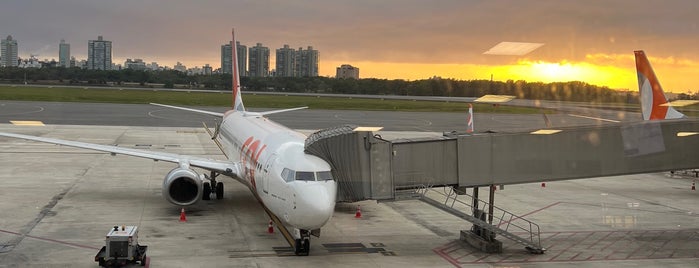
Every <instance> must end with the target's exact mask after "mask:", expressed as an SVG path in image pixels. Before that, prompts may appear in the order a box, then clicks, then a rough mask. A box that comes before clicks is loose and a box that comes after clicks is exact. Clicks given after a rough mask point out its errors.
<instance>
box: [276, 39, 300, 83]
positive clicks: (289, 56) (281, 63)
mask: <svg viewBox="0 0 699 268" xmlns="http://www.w3.org/2000/svg"><path fill="white" fill-rule="evenodd" d="M276 59H277V62H276V69H275V71H276V73H275V76H279V77H293V76H295V74H296V51H295V50H294V49H293V48H289V45H284V47H283V48H278V49H277V58H276Z"/></svg>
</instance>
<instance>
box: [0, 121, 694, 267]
mask: <svg viewBox="0 0 699 268" xmlns="http://www.w3.org/2000/svg"><path fill="white" fill-rule="evenodd" d="M0 131H3V132H14V133H21V134H29V135H39V136H45V137H54V138H61V139H70V140H77V141H83V142H91V143H100V144H117V145H119V146H124V147H130V148H140V149H151V150H159V151H166V152H173V153H180V154H189V155H198V156H205V157H211V158H218V159H222V156H221V154H220V152H219V151H218V148H217V147H216V145H214V144H213V143H212V142H211V141H210V138H209V137H208V135H207V134H206V133H205V132H204V130H203V129H202V128H191V127H146V126H94V125H92V126H83V125H45V126H16V125H11V124H0ZM380 134H381V135H382V137H384V138H388V139H393V138H400V137H405V135H410V136H411V137H415V136H434V135H441V133H439V132H380ZM0 168H1V169H2V170H3V172H0V267H97V263H96V262H95V261H94V256H95V254H97V252H98V250H99V249H100V248H101V247H102V246H103V245H104V238H105V235H106V234H107V232H108V231H109V230H110V228H112V226H115V225H137V226H139V242H140V244H142V245H148V246H149V248H148V253H147V254H148V256H149V257H150V260H151V261H150V265H151V266H152V267H280V266H283V267H330V266H332V267H610V266H613V267H627V266H628V267H631V266H633V267H699V216H697V214H699V206H697V204H699V202H698V200H699V193H698V192H697V191H696V190H691V184H692V182H693V181H694V180H695V179H697V178H696V177H695V176H694V174H693V173H687V174H675V175H671V174H670V173H657V174H641V175H630V176H618V177H605V178H592V179H582V180H571V181H558V182H547V183H546V185H545V187H542V185H541V184H539V183H534V184H521V185H506V186H504V188H503V189H498V190H497V191H496V196H495V204H496V205H497V206H499V207H501V208H504V209H506V210H508V211H510V212H513V213H514V214H517V215H520V216H523V217H525V218H526V219H528V220H531V221H533V222H535V223H537V224H538V225H539V226H540V230H541V241H542V244H543V245H544V246H545V247H546V249H547V251H546V253H545V254H542V255H531V254H528V253H527V252H526V251H525V250H524V249H523V247H522V246H520V245H517V244H515V243H514V242H511V241H509V240H504V239H503V240H502V242H503V245H504V252H503V253H501V254H485V253H481V252H479V251H477V250H476V249H474V248H472V247H470V246H469V245H467V244H465V243H463V242H461V241H459V232H460V230H468V229H470V228H471V224H470V223H468V222H466V221H464V220H462V219H459V218H458V217H456V216H453V215H451V214H448V213H446V212H443V211H441V210H438V209H435V208H434V207H432V206H430V205H428V204H426V203H424V202H422V201H420V200H406V201H397V202H382V203H377V202H375V201H362V202H357V203H350V204H347V203H339V204H337V205H336V209H335V214H334V216H333V218H332V219H331V220H330V221H329V222H328V224H327V225H326V226H325V227H324V228H323V229H322V232H321V237H320V238H315V237H314V238H313V239H312V241H311V252H310V256H307V257H298V256H293V254H290V252H289V250H290V248H289V246H288V244H287V243H286V241H285V240H284V238H283V237H282V236H281V234H279V232H278V231H277V230H276V229H275V233H273V234H269V233H268V232H267V231H268V230H267V224H268V222H269V219H268V217H267V215H266V214H265V213H264V211H263V210H262V208H261V207H260V205H259V204H258V203H257V201H256V200H255V199H254V197H253V196H252V194H251V193H250V192H249V190H248V189H247V188H245V187H244V186H242V185H241V184H239V183H237V182H236V181H234V180H232V179H230V180H229V179H224V183H225V197H224V199H223V200H210V201H200V202H199V203H197V204H196V205H193V206H190V207H187V208H186V217H187V221H186V222H180V221H179V218H180V209H181V208H180V207H176V206H173V205H171V204H170V203H168V202H167V201H166V200H165V199H163V197H162V193H161V187H162V180H163V178H164V176H165V174H167V172H169V171H170V170H171V169H172V168H174V165H173V164H171V163H164V162H155V161H151V160H147V159H141V158H135V157H127V156H121V155H117V156H111V155H110V154H107V153H100V152H93V151H89V150H82V149H75V148H68V147H62V146H56V145H51V144H43V143H36V142H29V141H24V140H17V139H9V138H0ZM483 192H487V191H484V190H482V191H481V199H485V200H487V194H485V195H484V194H483ZM358 206H361V212H362V216H361V218H356V217H355V212H356V210H357V207H358Z"/></svg>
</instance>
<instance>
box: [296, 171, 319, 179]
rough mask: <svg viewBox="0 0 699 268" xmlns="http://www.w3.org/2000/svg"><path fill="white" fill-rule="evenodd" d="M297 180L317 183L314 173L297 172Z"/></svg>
mask: <svg viewBox="0 0 699 268" xmlns="http://www.w3.org/2000/svg"><path fill="white" fill-rule="evenodd" d="M296 180H297V181H315V180H316V176H315V173H314V172H308V171H296Z"/></svg>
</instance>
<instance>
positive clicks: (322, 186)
mask: <svg viewBox="0 0 699 268" xmlns="http://www.w3.org/2000/svg"><path fill="white" fill-rule="evenodd" d="M336 195H337V185H336V184H335V182H334V181H322V182H313V183H312V184H310V183H309V184H308V185H303V186H302V187H299V191H298V192H297V193H296V210H297V214H296V215H297V216H298V218H297V220H298V226H299V229H306V230H313V229H317V228H320V227H322V226H323V225H325V223H327V222H328V220H330V217H332V215H333V212H334V211H335V197H336Z"/></svg>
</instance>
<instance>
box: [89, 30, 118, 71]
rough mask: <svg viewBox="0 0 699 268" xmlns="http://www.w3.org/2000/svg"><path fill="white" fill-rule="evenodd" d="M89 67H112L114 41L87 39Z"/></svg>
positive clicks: (99, 38)
mask: <svg viewBox="0 0 699 268" xmlns="http://www.w3.org/2000/svg"><path fill="white" fill-rule="evenodd" d="M87 69H89V70H111V69H112V41H106V40H104V39H102V36H101V35H100V36H98V37H97V40H89V41H87Z"/></svg>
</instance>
